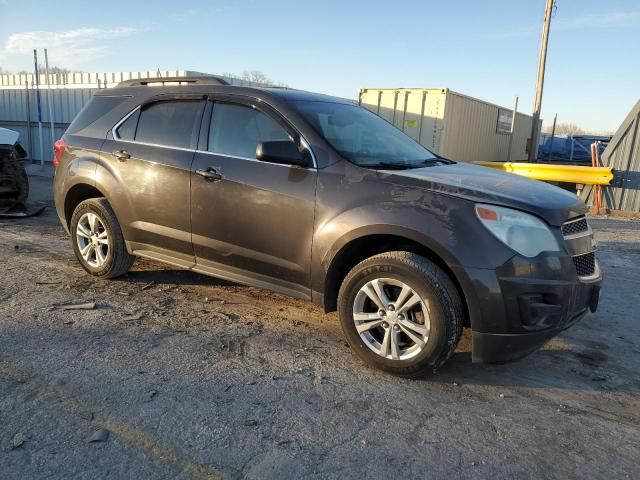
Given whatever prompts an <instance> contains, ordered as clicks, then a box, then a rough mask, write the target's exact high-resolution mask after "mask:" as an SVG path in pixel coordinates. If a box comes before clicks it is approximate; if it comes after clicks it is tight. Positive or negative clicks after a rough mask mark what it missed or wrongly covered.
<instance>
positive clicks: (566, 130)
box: [542, 123, 584, 135]
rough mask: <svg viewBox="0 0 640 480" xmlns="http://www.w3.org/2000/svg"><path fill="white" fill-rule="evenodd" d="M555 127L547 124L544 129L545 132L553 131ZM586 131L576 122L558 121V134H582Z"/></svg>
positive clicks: (556, 132)
mask: <svg viewBox="0 0 640 480" xmlns="http://www.w3.org/2000/svg"><path fill="white" fill-rule="evenodd" d="M552 129H553V127H552V126H551V125H547V126H545V127H544V128H543V129H542V131H543V132H544V133H549V134H550V133H551V131H552ZM582 133H584V130H583V129H582V128H580V127H579V126H578V125H576V124H575V123H558V124H557V125H556V131H555V134H556V135H580V134H582Z"/></svg>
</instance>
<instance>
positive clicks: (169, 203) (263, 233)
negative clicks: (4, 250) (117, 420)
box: [54, 77, 602, 376]
mask: <svg viewBox="0 0 640 480" xmlns="http://www.w3.org/2000/svg"><path fill="white" fill-rule="evenodd" d="M154 82H157V80H156V81H154V80H139V81H131V82H125V83H124V84H120V85H119V86H118V87H116V88H112V89H105V90H101V91H99V92H97V93H96V94H95V95H94V97H93V99H92V100H91V101H90V102H89V103H88V104H87V106H86V107H85V108H84V109H83V110H82V111H81V112H80V113H79V114H78V116H77V117H76V118H75V120H74V121H73V123H72V124H71V125H70V127H69V128H68V130H67V131H66V133H65V135H64V136H63V137H62V138H61V139H60V140H59V141H58V142H57V143H56V145H55V163H56V165H57V171H56V176H55V181H54V190H55V202H56V208H57V212H58V215H59V216H60V219H61V221H62V223H63V225H64V226H65V228H67V229H68V231H69V232H70V234H71V239H72V244H73V249H74V251H75V253H76V255H77V257H78V260H79V261H80V263H81V264H82V266H83V267H84V269H85V270H87V271H88V272H89V273H90V274H92V275H94V276H97V277H101V278H112V277H116V276H119V275H123V274H124V273H126V272H127V271H128V270H129V268H130V267H131V264H132V263H133V260H134V258H135V256H141V257H147V258H151V259H154V260H159V261H162V262H165V263H168V264H171V265H175V266H179V267H183V268H186V269H191V270H193V271H196V272H200V273H204V274H208V275H212V276H216V277H220V278H224V279H228V280H232V281H235V282H239V283H244V284H247V285H254V286H258V287H263V288H268V289H271V290H274V291H276V292H280V293H284V294H287V295H292V296H295V297H299V298H304V299H309V300H312V301H313V302H315V303H317V304H319V305H321V306H323V307H324V309H325V310H326V311H327V312H330V311H334V310H338V312H339V316H340V321H341V323H342V327H343V330H344V334H345V336H346V338H347V340H348V341H349V344H350V345H351V347H352V348H353V351H354V352H356V354H357V355H359V356H360V357H361V358H362V359H364V360H365V361H366V362H367V363H369V364H371V365H374V366H376V367H378V368H381V369H383V370H386V371H389V372H392V373H396V374H400V375H408V376H412V375H418V374H421V373H423V372H425V371H427V370H433V369H436V368H438V367H439V366H440V365H442V364H443V363H444V362H445V361H446V360H447V359H448V358H449V357H450V356H451V354H452V353H453V351H454V350H455V348H456V345H457V343H458V340H459V339H460V335H461V332H462V328H463V326H467V327H470V328H471V332H472V338H473V356H472V357H473V360H474V361H485V362H503V361H508V360H514V359H518V358H521V357H523V356H524V355H526V354H528V353H530V352H532V351H533V350H535V349H536V348H538V347H539V346H540V345H542V344H543V343H544V342H545V341H547V340H548V339H550V338H551V337H553V336H554V335H556V334H557V333H558V332H560V331H561V330H563V329H565V328H567V327H569V326H570V325H572V324H573V323H574V322H576V321H577V320H579V319H580V318H581V317H582V316H583V315H584V314H585V313H586V312H587V310H588V309H589V308H590V309H591V310H592V311H595V309H596V307H597V303H598V296H599V291H600V288H599V285H600V282H601V279H602V277H601V273H600V268H599V266H598V263H597V261H596V259H595V248H596V247H595V241H594V239H593V233H592V231H591V228H590V227H589V225H588V223H587V220H586V219H585V216H584V215H585V212H586V210H587V209H586V207H585V205H584V204H583V203H582V202H580V201H579V199H578V198H577V197H576V196H575V195H573V194H571V193H568V192H566V191H564V190H561V189H559V188H556V187H553V186H550V185H547V184H545V183H542V182H537V181H533V180H528V179H525V178H522V177H518V176H515V175H511V174H506V173H501V172H498V171H495V170H492V169H488V168H484V167H479V166H475V165H470V164H462V163H456V162H452V161H449V160H446V159H444V158H441V157H439V156H437V155H434V154H433V153H431V152H429V151H428V150H426V149H425V148H423V147H422V146H421V145H419V144H418V143H416V142H414V141H413V140H412V139H411V138H409V137H408V136H406V135H405V134H404V133H402V132H401V131H400V130H398V129H396V128H395V127H393V126H392V125H390V124H389V123H387V122H385V121H384V120H382V119H381V118H379V117H378V116H376V115H374V114H373V113H370V112H369V111H367V110H365V109H364V108H361V107H359V106H358V105H355V104H352V103H350V102H349V101H345V100H342V99H338V98H332V97H327V96H323V95H318V94H312V93H307V92H301V91H294V90H284V89H261V88H248V87H235V86H229V85H226V84H225V83H224V81H222V80H219V79H216V78H215V77H206V78H198V79H185V78H181V79H174V81H171V80H169V79H164V81H163V83H162V84H161V85H158V84H157V83H156V84H154ZM178 82H179V83H178Z"/></svg>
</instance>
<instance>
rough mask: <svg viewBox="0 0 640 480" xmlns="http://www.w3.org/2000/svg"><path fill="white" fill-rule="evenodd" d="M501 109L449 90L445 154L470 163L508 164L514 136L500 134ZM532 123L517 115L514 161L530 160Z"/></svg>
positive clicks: (512, 158)
mask: <svg viewBox="0 0 640 480" xmlns="http://www.w3.org/2000/svg"><path fill="white" fill-rule="evenodd" d="M500 108H502V107H498V106H497V105H493V104H490V103H486V102H483V101H481V100H477V99H475V98H471V97H467V96H466V95H461V94H459V93H456V92H452V91H451V90H449V91H448V93H447V100H446V107H445V113H444V130H443V135H442V137H443V138H442V152H443V153H442V155H443V156H444V157H447V158H451V159H452V160H460V161H466V162H496V161H501V162H505V161H507V152H508V150H509V136H510V135H509V134H503V133H497V131H496V123H497V120H498V110H499V109H500ZM531 122H532V118H531V117H530V116H528V115H523V114H521V113H518V114H517V116H516V122H515V127H514V132H513V145H512V147H511V161H518V160H526V159H527V151H526V148H527V138H529V135H530V134H531Z"/></svg>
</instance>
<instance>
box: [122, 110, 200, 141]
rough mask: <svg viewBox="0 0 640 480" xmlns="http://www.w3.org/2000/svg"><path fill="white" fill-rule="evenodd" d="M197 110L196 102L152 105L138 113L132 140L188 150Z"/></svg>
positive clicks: (196, 118)
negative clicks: (136, 125)
mask: <svg viewBox="0 0 640 480" xmlns="http://www.w3.org/2000/svg"><path fill="white" fill-rule="evenodd" d="M199 110H200V102H199V101H198V100H170V101H162V102H156V103H152V104H151V105H149V106H147V107H145V108H144V109H142V111H141V112H140V119H139V121H138V128H137V129H136V131H135V136H134V139H135V140H136V141H137V142H144V143H154V144H157V145H167V146H170V147H182V148H189V147H190V146H191V137H192V135H193V131H194V127H195V125H196V121H197V120H198V115H197V114H198V112H199ZM125 123H126V122H125ZM122 126H124V124H123V125H122ZM118 132H120V129H118Z"/></svg>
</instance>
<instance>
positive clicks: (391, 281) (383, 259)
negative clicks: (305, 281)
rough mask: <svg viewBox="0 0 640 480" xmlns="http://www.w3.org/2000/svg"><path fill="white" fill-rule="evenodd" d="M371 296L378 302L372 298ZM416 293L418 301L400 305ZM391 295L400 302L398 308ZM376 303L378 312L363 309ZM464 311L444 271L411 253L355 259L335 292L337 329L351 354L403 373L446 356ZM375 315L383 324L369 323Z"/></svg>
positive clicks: (418, 371)
mask: <svg viewBox="0 0 640 480" xmlns="http://www.w3.org/2000/svg"><path fill="white" fill-rule="evenodd" d="M380 287H382V291H383V292H384V293H383V295H382V296H384V297H385V299H386V300H387V301H388V304H387V311H386V312H385V313H382V308H379V307H377V306H376V305H380V301H381V299H382V296H381V295H376V294H375V291H377V290H376V289H378V288H380ZM405 287H407V288H408V289H409V293H407V294H406V297H405V300H404V301H403V300H401V298H400V297H402V295H403V293H401V292H404V291H405V290H404V288H405ZM371 289H373V290H374V292H372V290H371ZM367 292H369V293H367ZM370 293H374V295H373V296H371V295H370ZM414 295H417V296H414ZM373 297H377V298H378V300H379V301H378V302H377V303H376V302H374V300H373ZM415 298H418V299H419V300H420V302H419V303H416V304H415V305H414V306H412V307H410V308H406V310H403V305H404V306H407V305H410V304H411V303H412V300H414V299H415ZM394 299H395V300H398V301H399V302H400V303H401V304H402V305H399V306H400V307H401V308H399V310H397V311H396V310H395V307H394V301H395V300H394ZM389 304H390V305H389ZM376 308H377V313H367V312H371V311H372V310H373V311H375V310H376ZM463 312H464V310H463V306H462V301H461V299H460V295H459V293H458V290H457V288H456V286H455V285H454V284H453V282H452V281H451V279H450V278H449V276H448V275H447V274H446V273H445V272H444V271H443V270H442V269H441V268H440V267H438V266H437V265H436V264H434V263H433V262H431V261H429V260H427V259H426V258H424V257H421V256H420V255H416V254H414V253H410V252H387V253H381V254H379V255H375V256H373V257H371V258H368V259H366V260H364V261H362V262H360V263H359V264H358V265H356V266H355V267H354V268H353V269H352V270H351V271H350V272H349V273H348V274H347V276H346V278H345V279H344V281H343V282H342V286H341V287H340V292H339V294H338V313H339V316H340V322H341V324H342V330H343V332H344V334H345V336H346V338H347V341H348V342H349V345H350V346H351V348H352V350H353V351H354V352H355V353H356V355H357V356H358V357H360V358H361V359H362V360H364V361H365V362H366V363H367V364H368V365H370V366H372V367H375V368H378V369H380V370H384V371H386V372H389V373H392V374H395V375H400V376H405V377H418V376H422V375H424V374H425V373H427V372H428V371H435V370H437V369H438V368H439V367H440V366H442V365H443V364H444V363H445V362H446V361H447V360H448V359H449V357H450V356H451V355H452V354H453V352H454V351H455V349H456V346H457V345H458V341H459V340H460V336H461V335H462V325H463V321H464V313H463ZM356 315H357V317H358V319H359V320H356ZM363 319H364V320H363ZM379 319H383V323H382V324H381V325H379V326H376V327H374V328H370V325H378V322H379ZM384 319H387V320H388V321H384ZM356 322H358V327H356ZM421 322H422V323H421ZM385 325H386V326H385ZM409 325H410V326H411V327H410V328H407V326H409ZM357 328H361V329H365V330H364V332H366V333H362V332H361V333H359V332H358V329H357ZM387 332H391V333H389V334H388V333H387ZM394 332H395V333H394ZM407 332H408V333H407ZM418 332H419V333H418ZM409 334H413V338H414V339H415V338H416V337H417V338H418V339H419V340H420V343H417V342H416V341H413V340H412V338H411V337H410V336H409ZM387 335H389V338H390V340H389V341H386V336H387ZM394 335H395V337H394ZM394 338H395V341H394V340H393V339H394ZM394 342H395V343H394ZM411 344H413V346H411ZM385 345H386V346H385ZM394 345H396V346H397V348H394ZM378 346H379V347H378ZM402 347H405V348H404V349H403V348H402ZM383 353H384V356H383Z"/></svg>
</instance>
